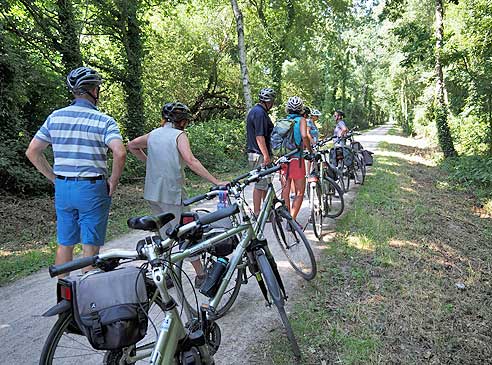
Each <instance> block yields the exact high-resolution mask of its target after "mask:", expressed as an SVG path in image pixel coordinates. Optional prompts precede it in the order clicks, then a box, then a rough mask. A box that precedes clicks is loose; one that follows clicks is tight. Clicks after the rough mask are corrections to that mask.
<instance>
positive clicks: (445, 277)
mask: <svg viewBox="0 0 492 365" xmlns="http://www.w3.org/2000/svg"><path fill="white" fill-rule="evenodd" d="M394 133H395V134H396V133H397V132H394ZM408 142H411V140H408ZM380 147H381V148H382V149H383V150H382V151H381V152H380V153H378V154H376V159H375V160H376V163H375V165H374V166H373V167H372V168H371V170H370V174H369V176H368V178H367V180H366V184H365V185H364V186H362V187H361V188H360V189H359V191H358V195H357V197H356V200H355V201H354V203H353V204H352V206H351V207H350V209H349V211H348V212H347V213H346V214H345V215H344V216H343V217H342V218H341V219H339V220H338V222H337V228H336V233H335V237H334V239H333V240H331V241H329V242H326V243H325V244H326V247H325V249H324V250H322V255H321V257H320V258H319V260H318V268H319V273H318V276H317V277H316V279H315V280H313V281H312V282H309V283H307V284H306V287H307V289H306V290H305V291H304V292H303V293H296V302H295V303H294V304H293V303H289V304H288V307H291V313H290V316H289V318H290V319H291V323H292V326H293V328H294V331H295V333H296V335H297V338H298V341H299V344H300V347H301V350H302V352H303V361H302V363H303V364H321V363H323V362H324V363H326V364H332V363H341V364H381V363H382V364H386V363H400V364H415V363H423V362H431V363H460V364H478V363H486V362H488V361H489V359H490V358H491V356H492V348H491V347H490V346H489V345H488V344H489V343H490V341H491V340H492V338H491V334H490V331H488V330H487V329H486V327H484V323H490V322H491V321H492V314H491V313H490V311H488V310H487V309H485V308H484V305H483V303H487V302H489V301H490V299H489V293H490V284H489V280H488V279H487V278H486V277H489V278H490V275H491V272H490V267H491V264H492V259H491V257H492V255H491V250H492V244H491V240H490V227H491V226H492V224H491V223H492V222H491V220H490V218H489V219H483V218H480V217H478V216H477V215H474V213H473V209H472V207H473V201H472V200H471V199H469V198H466V196H464V195H463V194H460V193H459V192H456V191H455V190H454V189H452V187H450V186H447V185H446V184H445V183H444V182H446V181H447V180H448V176H447V175H446V174H445V173H443V171H442V170H441V169H440V168H439V166H434V165H433V163H432V160H431V159H429V158H430V157H429V154H430V153H429V151H427V150H421V149H417V148H415V147H412V146H411V145H410V143H409V145H395V144H390V143H382V144H381V145H380ZM415 155H418V156H420V157H421V158H423V159H427V163H425V164H421V163H419V162H417V161H419V160H416V159H413V158H412V157H413V156H415ZM459 282H463V283H464V284H465V286H466V289H465V290H464V291H460V290H459V289H457V287H456V285H455V284H456V283H459ZM291 295H292V293H291ZM485 307H487V306H485ZM273 337H274V340H272V341H267V342H266V343H263V344H261V345H259V349H256V350H255V351H258V352H259V353H261V354H268V355H267V356H266V358H264V359H261V360H260V359H258V360H259V361H257V362H258V363H268V364H270V363H272V364H284V363H285V364H289V363H292V360H291V353H290V352H289V351H288V349H289V344H288V342H287V340H286V339H285V335H284V333H283V332H282V331H281V330H280V329H279V330H278V331H276V332H275V334H274V336H273Z"/></svg>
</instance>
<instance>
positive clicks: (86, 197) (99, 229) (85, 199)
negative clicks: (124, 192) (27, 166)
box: [55, 178, 111, 246]
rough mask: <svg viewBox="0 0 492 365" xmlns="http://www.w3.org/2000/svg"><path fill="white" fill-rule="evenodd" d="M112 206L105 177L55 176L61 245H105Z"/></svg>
mask: <svg viewBox="0 0 492 365" xmlns="http://www.w3.org/2000/svg"><path fill="white" fill-rule="evenodd" d="M110 205H111V197H110V196H109V195H108V185H107V182H106V179H102V180H95V181H88V180H80V181H76V180H62V179H58V178H57V179H55V209H56V218H57V219H56V230H57V238H58V244H60V245H62V246H73V245H75V244H77V243H82V244H84V245H94V246H102V245H103V244H104V240H105V239H106V227H107V225H108V216H109V207H110Z"/></svg>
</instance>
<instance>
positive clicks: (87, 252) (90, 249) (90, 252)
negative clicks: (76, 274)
mask: <svg viewBox="0 0 492 365" xmlns="http://www.w3.org/2000/svg"><path fill="white" fill-rule="evenodd" d="M99 248H100V246H95V245H82V250H83V253H84V257H88V256H94V255H97V254H98V253H99ZM92 269H94V267H93V266H86V267H84V268H83V269H82V272H83V273H85V272H87V271H90V270H92Z"/></svg>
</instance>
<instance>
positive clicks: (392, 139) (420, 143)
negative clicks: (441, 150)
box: [359, 134, 429, 153]
mask: <svg viewBox="0 0 492 365" xmlns="http://www.w3.org/2000/svg"><path fill="white" fill-rule="evenodd" d="M359 139H360V140H364V141H367V142H386V143H391V144H399V145H402V146H408V147H415V148H425V147H428V143H429V142H428V141H426V140H425V139H415V138H406V137H402V136H394V135H389V134H387V135H384V136H380V135H370V136H364V137H363V138H362V137H360V138H359ZM378 153H379V151H378Z"/></svg>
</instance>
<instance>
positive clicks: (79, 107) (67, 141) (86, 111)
mask: <svg viewBox="0 0 492 365" xmlns="http://www.w3.org/2000/svg"><path fill="white" fill-rule="evenodd" d="M35 138H38V139H40V140H42V141H44V142H47V143H50V144H51V145H52V147H53V155H54V157H55V164H54V166H53V172H54V173H55V174H56V175H62V176H76V177H93V176H98V175H104V176H108V167H107V164H106V157H107V152H108V144H109V142H111V141H112V140H113V139H119V140H121V139H122V138H121V134H120V131H119V129H118V125H117V124H116V122H115V120H114V119H113V118H111V117H110V116H107V115H106V114H103V113H101V112H100V111H99V110H97V108H96V106H95V105H94V104H92V103H91V102H89V101H88V100H85V99H75V100H74V101H73V103H72V104H71V105H69V106H67V107H66V108H63V109H58V110H55V111H54V112H53V113H51V115H50V116H49V117H48V118H47V119H46V121H45V122H44V124H43V126H42V127H41V128H40V129H39V131H38V132H37V133H36V135H35Z"/></svg>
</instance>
